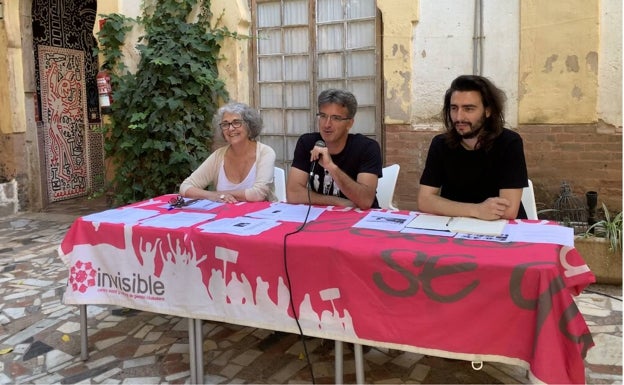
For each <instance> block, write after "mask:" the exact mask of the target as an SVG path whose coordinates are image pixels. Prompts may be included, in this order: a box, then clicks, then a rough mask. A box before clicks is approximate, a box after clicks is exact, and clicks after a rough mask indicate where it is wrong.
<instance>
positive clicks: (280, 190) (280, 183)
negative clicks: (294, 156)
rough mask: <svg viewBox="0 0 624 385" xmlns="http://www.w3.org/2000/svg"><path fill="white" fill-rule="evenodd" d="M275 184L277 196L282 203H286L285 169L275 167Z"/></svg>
mask: <svg viewBox="0 0 624 385" xmlns="http://www.w3.org/2000/svg"><path fill="white" fill-rule="evenodd" d="M273 184H274V185H275V196H277V200H278V201H280V202H286V172H285V171H284V169H283V168H280V167H275V171H274V172H273Z"/></svg>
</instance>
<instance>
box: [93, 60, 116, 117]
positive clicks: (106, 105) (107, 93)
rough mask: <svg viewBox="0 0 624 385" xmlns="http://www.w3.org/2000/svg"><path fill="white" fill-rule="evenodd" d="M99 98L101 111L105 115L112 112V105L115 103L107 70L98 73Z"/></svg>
mask: <svg viewBox="0 0 624 385" xmlns="http://www.w3.org/2000/svg"><path fill="white" fill-rule="evenodd" d="M96 80H97V88H98V96H99V101H100V110H101V111H102V113H103V114H109V113H110V112H111V104H112V101H113V98H112V93H113V90H112V88H111V78H110V75H109V73H108V71H106V70H102V71H100V72H98V74H97V77H96Z"/></svg>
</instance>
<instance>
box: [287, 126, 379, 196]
mask: <svg viewBox="0 0 624 385" xmlns="http://www.w3.org/2000/svg"><path fill="white" fill-rule="evenodd" d="M318 140H323V139H322V138H321V134H319V133H308V134H303V135H301V136H300V137H299V140H298V141H297V146H296V147H295V153H294V158H293V162H292V167H295V168H298V169H299V170H302V171H305V172H306V173H310V168H311V167H312V163H311V162H310V151H311V150H312V148H313V147H314V144H315V143H316V141H318ZM331 157H332V160H333V162H334V163H335V164H336V165H337V166H338V167H339V168H340V169H341V170H342V171H343V172H344V173H345V174H347V175H349V176H350V177H351V179H353V180H357V176H358V174H359V173H361V172H365V173H370V174H375V175H377V176H378V177H380V178H381V176H382V175H381V174H382V172H381V169H382V162H381V149H380V148H379V144H378V143H377V142H376V141H374V140H373V139H370V138H368V137H366V136H364V135H362V134H349V135H348V137H347V144H346V145H345V148H344V149H343V150H342V151H341V152H340V153H339V154H332V156H331ZM310 179H311V180H310V181H311V183H312V185H311V186H312V190H313V191H316V192H317V193H319V194H323V195H335V196H339V197H342V198H346V199H349V198H348V197H347V196H345V195H344V194H343V193H342V191H341V190H340V187H339V186H337V185H336V184H335V183H334V181H333V178H332V177H331V175H329V173H326V172H325V169H324V168H323V167H321V165H320V164H318V163H316V167H315V168H314V170H313V174H312V178H310ZM371 207H372V208H379V203H378V202H377V197H375V201H374V202H373V205H372V206H371Z"/></svg>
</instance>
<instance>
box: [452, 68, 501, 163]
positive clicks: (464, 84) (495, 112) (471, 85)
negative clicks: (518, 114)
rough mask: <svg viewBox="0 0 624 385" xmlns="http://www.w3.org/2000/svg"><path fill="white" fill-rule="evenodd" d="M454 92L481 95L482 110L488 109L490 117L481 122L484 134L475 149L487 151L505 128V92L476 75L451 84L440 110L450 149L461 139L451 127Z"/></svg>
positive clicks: (458, 143)
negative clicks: (477, 93)
mask: <svg viewBox="0 0 624 385" xmlns="http://www.w3.org/2000/svg"><path fill="white" fill-rule="evenodd" d="M455 91H477V92H479V94H480V95H481V102H482V103H483V107H484V108H489V110H490V116H489V117H486V118H485V120H484V121H483V131H484V134H483V135H480V136H479V141H478V142H477V148H483V149H485V150H486V151H488V150H489V149H490V148H491V147H492V143H493V142H494V139H496V137H497V136H499V135H500V134H501V133H502V132H503V129H504V128H505V113H504V108H505V101H506V100H507V97H506V96H505V92H503V91H502V90H501V89H499V88H498V87H496V86H495V85H494V83H492V82H491V81H490V80H489V79H488V78H486V77H483V76H478V75H461V76H459V77H457V78H456V79H455V80H453V82H452V83H451V86H450V88H449V89H448V90H446V94H445V95H444V107H443V109H442V119H443V120H444V126H445V127H446V142H447V143H448V145H449V146H451V147H452V148H455V147H458V146H459V145H460V143H461V140H462V137H461V135H459V133H458V132H457V131H456V130H455V128H454V127H453V120H452V119H451V96H452V95H453V92H455Z"/></svg>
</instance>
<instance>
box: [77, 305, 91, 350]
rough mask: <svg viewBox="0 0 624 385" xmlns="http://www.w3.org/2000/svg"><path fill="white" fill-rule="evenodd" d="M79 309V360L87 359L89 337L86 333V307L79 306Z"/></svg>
mask: <svg viewBox="0 0 624 385" xmlns="http://www.w3.org/2000/svg"><path fill="white" fill-rule="evenodd" d="M78 308H79V309H80V359H82V360H83V361H86V360H88V359H89V347H88V346H87V345H88V344H89V335H88V333H87V305H79V306H78Z"/></svg>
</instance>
